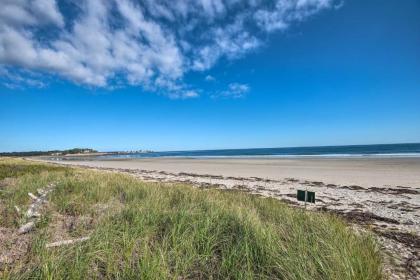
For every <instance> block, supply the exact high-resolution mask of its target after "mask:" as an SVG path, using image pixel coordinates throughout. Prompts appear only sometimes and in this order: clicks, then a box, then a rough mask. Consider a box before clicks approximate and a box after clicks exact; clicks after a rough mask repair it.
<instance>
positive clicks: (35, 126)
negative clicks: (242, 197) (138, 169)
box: [0, 0, 420, 151]
mask: <svg viewBox="0 0 420 280" xmlns="http://www.w3.org/2000/svg"><path fill="white" fill-rule="evenodd" d="M169 2H170V1H169ZM169 2H168V1H164V0H162V1H151V0H150V1H142V4H141V5H140V4H139V3H137V2H135V1H131V0H118V1H117V0H114V1H104V2H102V1H100V0H85V1H73V0H66V1H54V0H44V1H37V0H34V1H6V2H5V5H4V7H6V8H4V9H2V11H0V128H1V129H0V151H22V150H48V149H64V148H72V147H91V148H96V149H99V150H131V149H152V150H189V149H217V148H247V147H249V148H251V147H286V146H316V145H343V144H373V143H399V142H400V143H401V142H420V125H419V124H420V2H419V1H417V0H404V1H398V0H387V1H379V0H369V1H362V0H347V1H346V0H345V1H332V0H331V1H330V0H278V1H262V2H260V1H258V0H249V1H235V0H225V1H221V0H200V1H193V2H190V1H189V0H180V1H174V2H171V3H174V4H171V5H168V3H169ZM192 3H194V5H193V4H192ZM267 3H268V4H267Z"/></svg>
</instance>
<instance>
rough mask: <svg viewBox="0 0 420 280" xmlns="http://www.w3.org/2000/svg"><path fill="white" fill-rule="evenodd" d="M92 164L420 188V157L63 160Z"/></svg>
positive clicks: (342, 183) (70, 162)
mask: <svg viewBox="0 0 420 280" xmlns="http://www.w3.org/2000/svg"><path fill="white" fill-rule="evenodd" d="M62 163H65V164H76V165H86V166H90V167H105V168H122V169H141V170H158V171H166V172H171V173H180V172H188V173H196V174H202V175H204V174H211V175H222V176H225V177H226V176H240V177H260V178H268V179H277V180H281V179H285V178H296V179H300V180H309V181H321V182H325V183H331V184H338V185H360V186H363V187H372V186H375V187H383V186H391V187H392V186H407V187H420V158H369V159H368V158H338V159H331V158H322V159H317V158H297V159H278V158H275V159H272V158H252V159H250V158H241V159H232V158H222V159H220V158H219V159H189V158H154V159H122V160H93V161H90V160H83V161H77V160H72V161H63V162H62Z"/></svg>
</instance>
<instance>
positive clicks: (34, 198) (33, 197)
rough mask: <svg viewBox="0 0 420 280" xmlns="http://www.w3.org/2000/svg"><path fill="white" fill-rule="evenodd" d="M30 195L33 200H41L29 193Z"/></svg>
mask: <svg viewBox="0 0 420 280" xmlns="http://www.w3.org/2000/svg"><path fill="white" fill-rule="evenodd" d="M28 195H29V196H30V197H31V198H32V199H33V200H38V199H39V198H38V197H37V196H36V195H34V194H33V193H30V192H29V193H28Z"/></svg>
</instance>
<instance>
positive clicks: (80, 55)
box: [0, 0, 334, 98]
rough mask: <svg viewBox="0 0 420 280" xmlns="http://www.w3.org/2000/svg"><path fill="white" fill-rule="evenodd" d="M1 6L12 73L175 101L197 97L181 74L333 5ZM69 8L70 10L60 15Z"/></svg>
mask: <svg viewBox="0 0 420 280" xmlns="http://www.w3.org/2000/svg"><path fill="white" fill-rule="evenodd" d="M0 2H1V9H0V68H3V69H6V68H14V69H16V70H17V71H15V73H25V71H19V70H31V71H35V72H39V73H43V74H48V75H56V76H59V77H61V78H64V79H68V80H70V81H73V82H75V83H78V84H82V85H88V86H95V87H112V86H114V85H115V84H116V83H118V84H119V85H121V84H122V85H124V84H125V85H138V86H142V87H144V88H146V89H148V90H152V91H157V92H162V93H164V92H166V94H167V95H169V96H171V97H175V98H185V97H196V96H198V91H197V90H193V89H191V88H190V87H189V86H188V85H186V84H185V83H184V82H183V77H184V75H185V74H186V73H187V72H190V71H206V70H208V69H210V68H211V67H213V66H214V65H215V64H216V63H217V62H218V61H219V60H220V59H221V58H226V59H236V58H238V57H241V56H243V55H245V54H246V53H248V52H250V51H252V50H254V49H256V48H258V47H259V46H261V44H262V40H261V37H262V36H263V34H264V33H267V32H273V31H275V30H279V29H285V28H287V27H288V26H289V25H290V24H292V23H293V22H294V21H302V20H304V19H306V18H307V17H309V16H311V15H313V14H315V13H317V12H319V11H320V10H322V9H326V8H329V7H332V5H333V4H334V0H271V1H262V0H247V1H239V0H223V1H222V0H178V1H174V0H145V1H133V0H108V1H105V0H81V1H63V3H60V1H56V0H32V1H29V0H0ZM61 4H63V5H61ZM64 4H65V5H64ZM69 5H70V6H71V5H73V6H72V8H73V9H72V13H66V12H65V10H66V11H67V10H69ZM64 7H66V9H65V8H64ZM16 75H17V74H16ZM16 75H15V76H13V77H15V78H16V77H17V76H16ZM13 77H12V76H11V77H10V79H11V78H13ZM22 78H23V77H22ZM3 80H4V79H3ZM23 80H24V79H23ZM6 82H7V81H6ZM15 82H17V81H15ZM230 91H231V92H234V91H235V90H232V89H230Z"/></svg>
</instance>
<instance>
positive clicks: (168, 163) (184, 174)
mask: <svg viewBox="0 0 420 280" xmlns="http://www.w3.org/2000/svg"><path fill="white" fill-rule="evenodd" d="M43 160H46V159H45V158H43ZM54 162H56V163H59V164H71V165H78V166H83V167H89V168H94V169H102V170H109V171H113V172H124V173H129V174H131V175H133V176H135V177H137V178H139V179H141V180H145V181H155V182H156V181H157V182H169V183H178V182H183V183H189V184H192V185H194V186H197V187H201V188H220V189H238V190H241V191H245V192H249V193H253V194H256V195H261V196H265V197H274V198H276V199H279V200H283V201H285V202H287V203H290V204H291V205H293V206H297V207H301V206H302V203H301V202H296V191H297V190H298V189H308V190H310V191H314V192H315V193H316V203H315V204H311V205H308V206H307V207H308V209H311V210H320V211H329V212H334V213H336V214H338V215H340V216H342V217H344V218H346V219H347V220H349V221H350V222H352V224H354V225H355V226H356V227H357V228H359V229H362V230H363V229H366V228H369V229H370V230H372V231H373V232H374V233H375V234H376V236H377V238H378V239H379V240H380V242H381V244H382V246H383V248H384V249H385V252H387V254H388V257H387V259H386V262H387V263H388V264H389V265H387V267H386V270H387V271H388V272H390V273H391V274H392V279H412V278H413V279H415V278H416V277H418V276H419V275H420V261H419V251H420V238H419V235H420V158H200V159H193V158H153V159H150V158H149V159H118V160H117V159H112V160H97V159H82V160H77V159H75V158H72V159H71V160H70V159H67V160H60V161H58V162H57V161H54ZM392 262H394V264H393V265H390V264H391V263H392Z"/></svg>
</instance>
